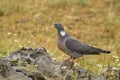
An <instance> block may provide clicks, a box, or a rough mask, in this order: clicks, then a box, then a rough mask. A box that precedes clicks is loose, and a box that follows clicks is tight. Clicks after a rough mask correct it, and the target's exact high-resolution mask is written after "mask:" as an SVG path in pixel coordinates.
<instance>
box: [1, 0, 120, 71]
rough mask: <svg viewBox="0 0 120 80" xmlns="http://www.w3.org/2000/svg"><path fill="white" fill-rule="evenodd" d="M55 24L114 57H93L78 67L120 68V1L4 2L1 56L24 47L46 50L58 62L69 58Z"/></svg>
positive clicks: (77, 63)
mask: <svg viewBox="0 0 120 80" xmlns="http://www.w3.org/2000/svg"><path fill="white" fill-rule="evenodd" d="M55 22H61V23H62V24H63V25H64V28H65V29H66V31H67V32H68V33H69V34H71V35H72V36H74V37H75V38H77V39H78V40H79V41H81V42H85V43H88V44H91V45H94V46H97V47H99V48H102V49H107V50H111V51H112V52H111V54H110V55H107V54H101V55H89V56H84V57H82V58H79V59H76V61H75V65H79V66H82V67H84V68H86V69H89V70H91V71H93V72H95V73H99V72H100V71H101V70H102V69H103V68H104V67H106V66H107V65H111V66H112V67H119V68H120V63H119V62H120V40H119V38H120V0H102V1H101V0H52V1H50V0H0V57H3V56H5V55H8V54H9V53H10V52H12V51H14V50H17V49H19V48H21V47H23V46H24V47H39V46H42V47H45V48H47V50H48V51H49V53H50V55H51V56H52V57H53V59H54V60H56V61H61V60H64V59H67V58H69V56H67V55H66V54H64V53H63V52H61V51H60V50H58V48H57V31H56V30H55V29H54V28H53V26H54V23H55Z"/></svg>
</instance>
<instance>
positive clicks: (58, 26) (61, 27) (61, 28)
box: [54, 23, 66, 36]
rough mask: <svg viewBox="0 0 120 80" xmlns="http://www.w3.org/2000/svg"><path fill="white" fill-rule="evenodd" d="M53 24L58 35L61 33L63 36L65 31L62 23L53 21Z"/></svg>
mask: <svg viewBox="0 0 120 80" xmlns="http://www.w3.org/2000/svg"><path fill="white" fill-rule="evenodd" d="M54 25H55V28H56V29H57V31H58V34H59V35H61V36H65V35H66V32H65V31H64V28H63V25H62V24H60V23H55V24H54Z"/></svg>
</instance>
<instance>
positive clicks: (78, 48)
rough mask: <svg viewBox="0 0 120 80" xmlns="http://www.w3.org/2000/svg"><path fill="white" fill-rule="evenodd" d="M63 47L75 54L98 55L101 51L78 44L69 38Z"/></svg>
mask: <svg viewBox="0 0 120 80" xmlns="http://www.w3.org/2000/svg"><path fill="white" fill-rule="evenodd" d="M65 46H66V48H67V49H69V50H70V51H72V52H77V53H80V54H99V53H100V52H102V49H99V48H95V47H93V46H90V45H88V44H85V43H82V42H79V41H77V40H76V39H73V38H71V37H69V38H67V39H66V41H65Z"/></svg>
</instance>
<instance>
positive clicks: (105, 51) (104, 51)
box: [102, 50, 111, 54]
mask: <svg viewBox="0 0 120 80" xmlns="http://www.w3.org/2000/svg"><path fill="white" fill-rule="evenodd" d="M102 52H103V53H108V54H110V53H111V51H107V50H102Z"/></svg>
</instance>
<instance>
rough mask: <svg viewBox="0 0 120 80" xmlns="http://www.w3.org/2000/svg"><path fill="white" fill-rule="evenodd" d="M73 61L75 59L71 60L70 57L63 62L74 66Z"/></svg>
mask: <svg viewBox="0 0 120 80" xmlns="http://www.w3.org/2000/svg"><path fill="white" fill-rule="evenodd" d="M74 59H75V58H72V57H70V58H69V59H67V60H65V61H66V62H67V63H68V64H71V65H73V64H74V62H73V61H74Z"/></svg>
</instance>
